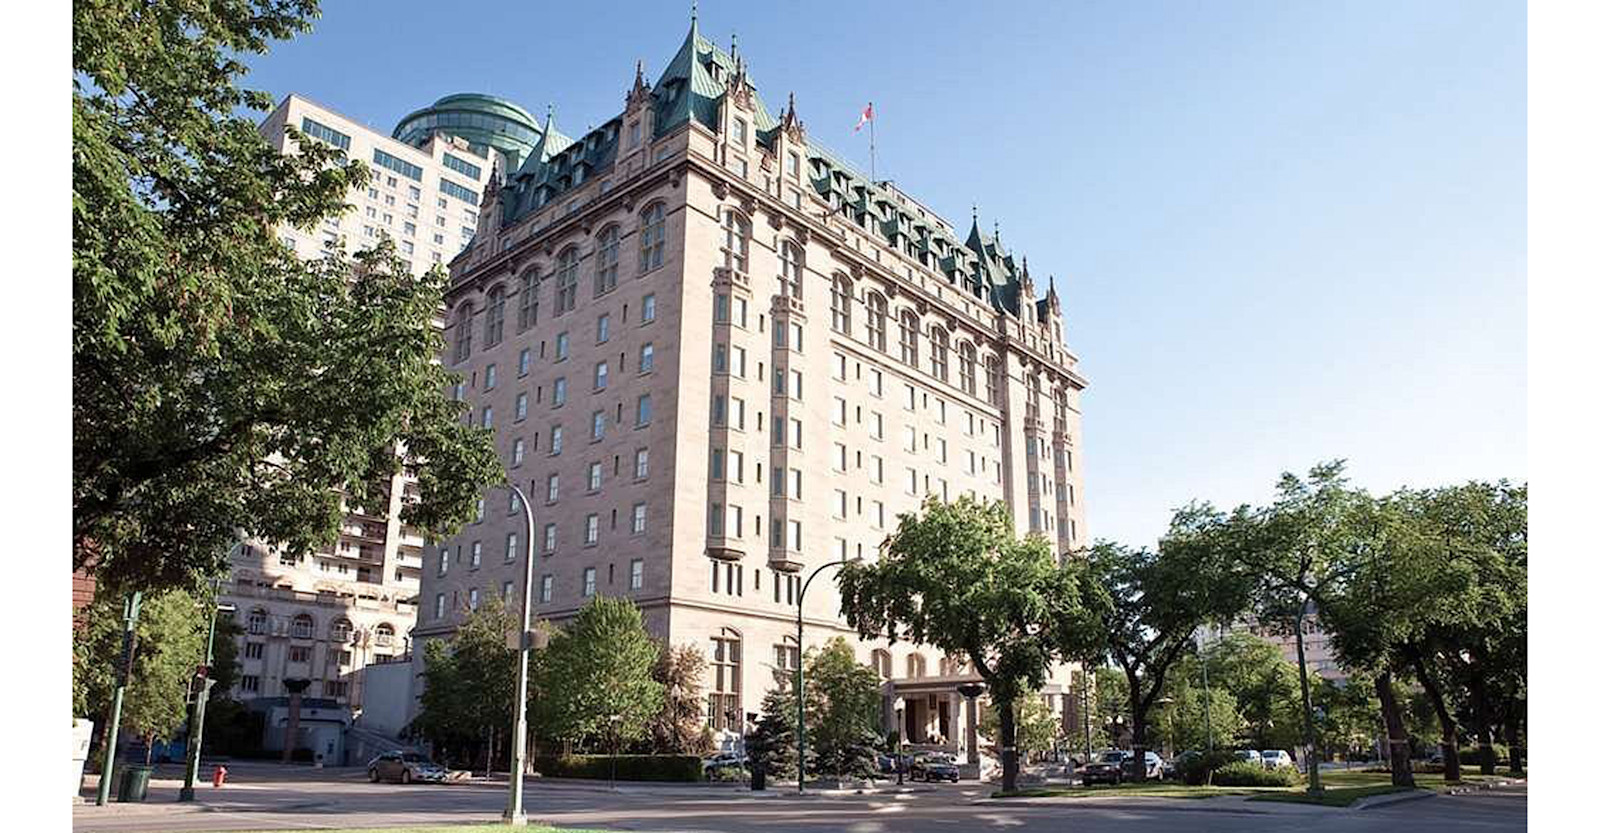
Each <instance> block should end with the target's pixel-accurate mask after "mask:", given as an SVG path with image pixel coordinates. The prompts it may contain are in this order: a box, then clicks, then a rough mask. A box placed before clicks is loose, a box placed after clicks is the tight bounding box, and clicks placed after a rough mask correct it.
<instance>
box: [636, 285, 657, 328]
mask: <svg viewBox="0 0 1600 833" xmlns="http://www.w3.org/2000/svg"><path fill="white" fill-rule="evenodd" d="M639 306H640V311H639V323H641V324H647V323H649V322H651V321H654V320H656V296H655V293H653V292H652V293H650V294H649V295H646V296H644V300H643V301H642V302H641V303H640V305H639Z"/></svg>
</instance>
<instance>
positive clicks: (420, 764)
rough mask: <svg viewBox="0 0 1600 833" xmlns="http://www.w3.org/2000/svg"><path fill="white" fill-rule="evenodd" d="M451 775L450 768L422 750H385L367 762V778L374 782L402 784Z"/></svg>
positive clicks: (442, 778) (434, 779) (441, 779)
mask: <svg viewBox="0 0 1600 833" xmlns="http://www.w3.org/2000/svg"><path fill="white" fill-rule="evenodd" d="M449 776H450V773H449V771H448V770H446V769H445V768H444V767H442V766H439V765H438V764H436V763H434V762H433V761H431V760H428V756H427V755H423V754H422V753H420V752H401V751H399V750H396V751H393V752H385V753H383V754H382V755H379V756H378V757H376V758H373V759H372V760H371V762H369V763H368V764H367V778H368V779H369V780H371V781H372V783H374V784H376V783H378V782H379V781H399V782H400V783H402V784H409V783H411V782H413V781H444V780H445V779H447V778H448V777H449Z"/></svg>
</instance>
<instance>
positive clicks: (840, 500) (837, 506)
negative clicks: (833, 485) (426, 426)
mask: <svg viewBox="0 0 1600 833" xmlns="http://www.w3.org/2000/svg"><path fill="white" fill-rule="evenodd" d="M849 515H850V496H849V495H847V494H845V492H844V490H843V489H834V490H833V516H834V517H836V518H844V517H848V516H849Z"/></svg>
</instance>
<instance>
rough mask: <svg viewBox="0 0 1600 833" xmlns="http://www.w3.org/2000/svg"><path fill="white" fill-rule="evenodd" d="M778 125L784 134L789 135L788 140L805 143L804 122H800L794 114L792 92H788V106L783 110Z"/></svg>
mask: <svg viewBox="0 0 1600 833" xmlns="http://www.w3.org/2000/svg"><path fill="white" fill-rule="evenodd" d="M778 123H779V125H780V126H782V128H783V130H784V132H786V133H788V134H789V136H790V138H792V139H794V140H795V141H799V142H803V141H805V139H806V126H805V123H804V122H802V121H800V117H799V116H798V115H797V114H796V113H795V109H794V91H793V90H790V91H789V106H788V107H786V108H784V111H783V118H781V119H779V120H778Z"/></svg>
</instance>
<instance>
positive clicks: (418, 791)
mask: <svg viewBox="0 0 1600 833" xmlns="http://www.w3.org/2000/svg"><path fill="white" fill-rule="evenodd" d="M236 776H237V777H238V779H239V780H238V781H237V782H236V783H235V784H233V785H230V786H229V787H226V788H224V789H221V790H212V789H211V788H210V787H209V786H207V787H205V788H202V789H201V790H200V793H199V798H200V801H199V802H197V804H194V805H178V804H176V803H174V802H175V799H176V793H177V785H176V782H170V781H158V782H157V783H156V784H155V786H154V787H153V788H152V790H151V798H150V801H149V802H148V803H146V804H138V805H130V804H124V805H110V806H107V807H93V806H81V805H80V806H76V807H74V809H73V828H74V830H75V831H78V833H142V831H156V830H160V831H224V830H291V829H317V828H328V827H378V826H392V825H416V824H440V823H451V824H460V823H465V822H490V821H495V820H497V819H498V818H499V814H500V810H501V808H502V807H503V806H504V800H505V790H504V786H503V785H501V786H499V787H494V786H490V785H476V784H453V785H412V786H400V785H394V784H369V783H366V781H365V779H364V777H363V774H362V773H361V772H359V771H349V770H345V771H340V770H324V771H323V772H321V773H315V774H308V771H307V770H304V769H299V770H290V771H288V772H274V771H273V770H272V769H271V768H261V769H259V770H255V771H252V770H249V769H247V770H246V771H244V772H239V771H238V770H236ZM990 789H992V788H990V787H987V786H985V787H980V786H978V785H975V784H958V785H939V786H937V787H932V788H927V787H923V788H920V789H919V790H918V791H916V792H908V793H896V794H878V795H850V796H822V795H816V794H811V795H807V796H804V797H797V796H794V795H792V794H783V793H766V794H753V793H750V792H748V791H745V790H742V789H739V788H733V787H717V786H659V785H658V786H645V785H624V786H621V787H619V789H618V790H617V791H615V792H612V791H610V790H609V789H608V788H606V786H605V785H604V784H570V783H559V784H558V783H556V782H543V783H540V782H530V783H529V787H528V791H527V806H528V812H529V814H530V816H532V817H534V818H536V819H539V820H541V821H546V822H549V823H552V824H557V825H560V826H564V827H568V826H569V827H597V828H603V829H609V830H641V831H644V830H650V831H679V832H680V833H731V832H732V831H762V832H763V833H820V831H847V833H891V832H892V831H966V830H978V831H987V830H1009V829H1012V828H1026V829H1027V830H1029V831H1035V830H1038V831H1069V830H1070V831H1074V833H1078V831H1082V830H1084V829H1111V828H1108V827H1106V826H1107V825H1114V829H1117V830H1119V831H1121V830H1151V831H1166V830H1177V829H1181V830H1183V831H1185V833H1238V831H1239V830H1240V829H1243V828H1247V827H1248V828H1260V827H1264V826H1269V825H1270V826H1273V827H1279V828H1283V827H1292V828H1293V829H1294V831H1295V833H1324V831H1326V832H1327V833H1334V832H1335V831H1337V832H1339V833H1343V831H1362V832H1363V833H1364V832H1365V831H1371V832H1372V833H1380V831H1381V833H1392V831H1394V830H1396V829H1404V830H1405V831H1406V833H1432V832H1433V831H1438V833H1446V831H1448V833H1479V831H1482V833H1488V831H1521V830H1526V829H1527V827H1528V822H1527V792H1526V789H1525V788H1514V789H1505V790H1499V791H1494V792H1486V793H1475V794H1471V795H1465V796H1440V797H1435V798H1423V799H1419V800H1414V801H1407V802H1403V803H1399V804H1394V805H1389V806H1383V807H1373V808H1370V809H1366V810H1336V809H1327V808H1317V807H1306V806H1302V805H1291V804H1276V803H1266V802H1250V803H1246V802H1243V801H1242V800H1239V799H1228V798H1216V799H1208V800H1204V801H1191V800H1184V801H1179V800H1161V799H1120V800H1113V799H1098V800H1094V801H1093V802H1092V803H1091V802H1086V801H1085V800H1083V799H1067V800H1062V799H1055V800H1032V801H1027V802H1018V801H1006V802H995V801H991V800H987V799H986V797H987V795H988V793H989V791H990Z"/></svg>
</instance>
